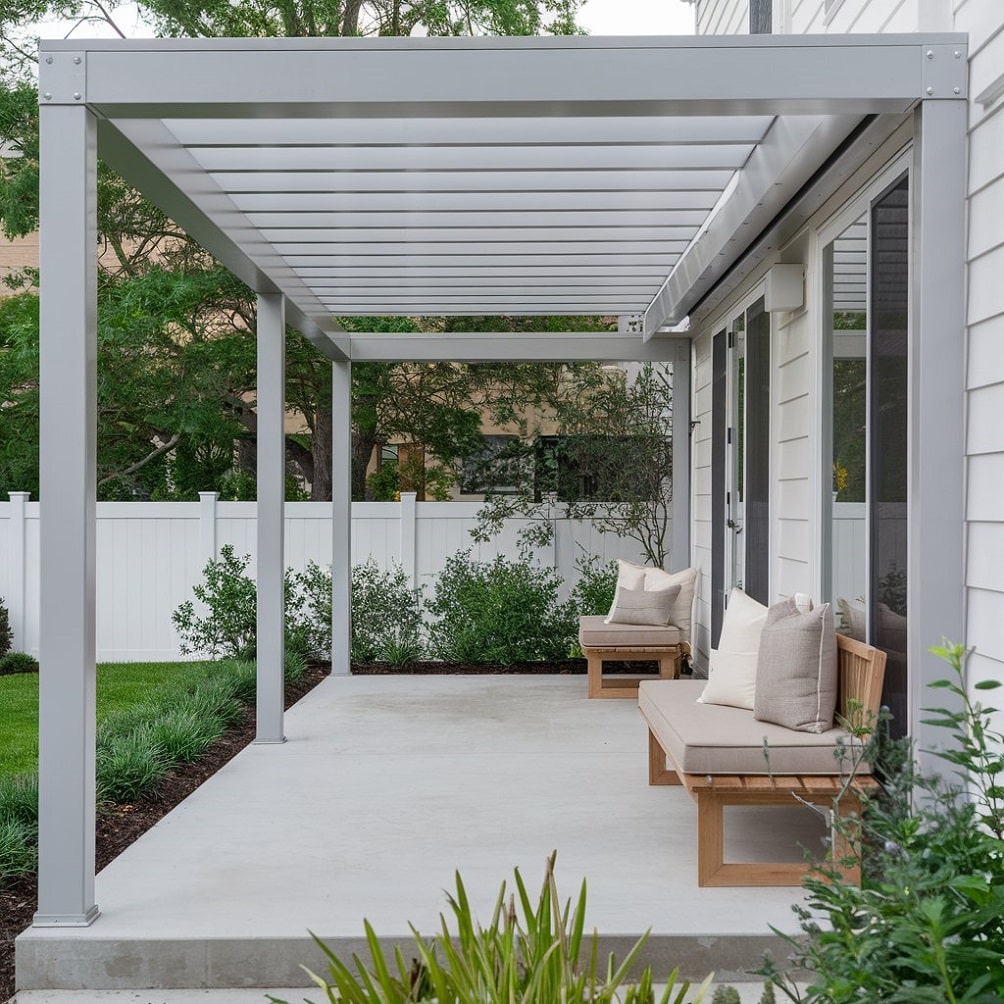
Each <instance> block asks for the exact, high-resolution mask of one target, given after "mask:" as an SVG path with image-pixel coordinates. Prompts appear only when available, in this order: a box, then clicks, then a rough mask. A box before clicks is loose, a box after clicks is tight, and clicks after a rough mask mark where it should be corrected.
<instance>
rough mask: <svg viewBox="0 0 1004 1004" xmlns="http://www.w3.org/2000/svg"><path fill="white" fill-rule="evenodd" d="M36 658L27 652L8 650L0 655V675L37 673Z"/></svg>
mask: <svg viewBox="0 0 1004 1004" xmlns="http://www.w3.org/2000/svg"><path fill="white" fill-rule="evenodd" d="M37 672H38V660H37V659H36V658H35V657H34V656H33V655H31V654H30V653H28V652H8V653H7V654H6V655H4V656H0V676H8V675H10V674H11V673H37Z"/></svg>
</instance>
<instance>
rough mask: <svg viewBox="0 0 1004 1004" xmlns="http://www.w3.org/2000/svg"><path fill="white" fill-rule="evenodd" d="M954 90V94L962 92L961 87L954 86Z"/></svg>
mask: <svg viewBox="0 0 1004 1004" xmlns="http://www.w3.org/2000/svg"><path fill="white" fill-rule="evenodd" d="M954 90H955V93H956V94H961V93H962V88H961V87H956V88H955V89H954Z"/></svg>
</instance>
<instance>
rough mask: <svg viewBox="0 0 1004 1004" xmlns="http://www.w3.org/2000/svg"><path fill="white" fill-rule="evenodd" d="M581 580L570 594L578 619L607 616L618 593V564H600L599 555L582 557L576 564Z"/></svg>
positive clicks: (614, 562) (613, 562)
mask: <svg viewBox="0 0 1004 1004" xmlns="http://www.w3.org/2000/svg"><path fill="white" fill-rule="evenodd" d="M575 567H576V569H577V570H578V572H579V578H578V580H577V581H576V583H575V585H574V586H573V587H572V591H571V593H570V594H569V597H568V599H569V602H570V603H571V604H572V607H573V609H574V611H575V614H576V616H577V617H587V616H590V615H595V614H606V613H607V611H608V610H609V609H610V607H611V606H612V605H613V602H614V593H615V592H616V591H617V562H616V561H610V562H607V564H605V565H601V564H600V559H599V556H598V555H595V554H593V555H590V556H589V557H588V558H586V557H580V558H579V559H578V560H577V561H576V562H575Z"/></svg>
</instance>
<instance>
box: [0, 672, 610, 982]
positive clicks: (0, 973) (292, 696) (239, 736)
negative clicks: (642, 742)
mask: <svg viewBox="0 0 1004 1004" xmlns="http://www.w3.org/2000/svg"><path fill="white" fill-rule="evenodd" d="M622 668H623V671H625V672H629V671H630V667H629V665H628V664H623V667H622ZM585 671H586V663H585V660H584V659H569V660H566V661H562V662H549V663H542V662H530V663H516V664H514V665H512V666H483V665H478V666H458V665H455V664H445V663H439V662H413V663H407V664H406V665H404V666H392V665H390V664H388V663H370V664H366V665H355V666H353V667H352V673H353V675H359V676H372V675H384V674H392V673H393V674H404V675H419V674H430V675H475V674H509V673H512V674H516V673H520V674H538V675H543V674H554V673H562V674H572V673H574V674H584V673H585ZM328 672H329V668H328V667H327V666H311V668H310V669H309V670H308V672H307V675H306V676H305V678H304V679H303V681H302V682H301V683H298V684H296V685H292V684H287V685H286V707H287V708H289V707H291V706H292V705H293V704H295V703H296V702H297V701H298V700H299V699H300V698H301V697H303V695H304V694H306V693H308V692H309V691H311V690H313V689H314V687H316V686H317V684H318V683H320V682H321V680H323V679H324V677H325V676H326V675H327V674H328ZM254 736H255V721H254V708H253V707H251V706H249V707H248V708H247V714H246V717H245V720H244V722H243V723H242V724H241V725H238V726H235V727H234V728H232V729H230V730H229V731H228V732H227V733H226V735H224V736H222V737H221V738H220V739H218V740H217V741H216V742H215V743H214V744H213V745H212V746H211V747H210V748H209V750H207V752H206V753H205V755H204V756H203V757H202V758H201V759H200V760H199V761H198V762H197V763H193V764H187V765H185V766H183V767H178V768H177V769H175V770H173V771H171V772H170V773H169V774H168V775H167V776H166V777H165V778H164V780H163V781H162V782H161V784H160V786H159V788H158V789H157V792H156V795H154V796H152V797H150V798H147V799H142V800H141V801H138V802H136V803H135V804H134V805H114V806H102V807H100V808H99V810H98V815H97V841H96V859H97V870H98V871H100V870H101V869H102V868H104V867H105V865H107V864H108V863H109V862H110V861H113V860H114V859H115V858H116V857H118V855H119V854H121V853H122V851H124V850H125V849H126V848H127V847H128V846H129V845H130V844H131V843H132V842H133V841H134V840H136V839H137V838H138V837H140V836H142V835H143V834H144V833H145V832H146V831H147V830H148V829H150V827H151V826H153V824H154V823H156V822H157V821H158V820H159V819H161V818H163V817H164V816H166V815H167V813H169V812H170V811H171V810H172V809H173V808H174V807H175V806H176V805H177V804H178V803H179V802H181V801H182V800H184V799H185V798H187V797H188V796H189V795H190V794H191V793H192V792H193V791H195V789H196V788H198V787H199V785H200V784H202V782H203V781H205V780H207V779H208V778H210V777H212V775H213V774H215V773H216V771H218V770H219V769H220V768H221V767H222V766H224V764H226V763H227V762H228V761H229V760H231V759H233V757H235V756H236V755H237V754H238V753H239V752H240V751H241V750H242V749H244V747H245V746H247V745H248V743H250V742H251V740H252V739H254ZM37 895H38V886H37V882H36V879H35V878H34V876H32V877H30V878H25V879H22V880H21V881H19V882H17V883H16V884H13V885H8V886H6V887H5V888H4V889H2V890H0V1001H6V1000H8V998H10V997H11V996H12V995H13V993H14V938H15V937H16V936H17V935H18V934H20V933H21V931H23V930H24V929H25V928H26V927H28V925H29V924H31V920H32V916H33V915H34V913H35V904H36V899H37Z"/></svg>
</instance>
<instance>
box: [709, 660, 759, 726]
mask: <svg viewBox="0 0 1004 1004" xmlns="http://www.w3.org/2000/svg"><path fill="white" fill-rule="evenodd" d="M756 666H757V653H756V652H723V651H722V650H721V649H718V648H713V649H712V650H711V658H710V659H709V671H708V683H707V685H706V686H705V688H704V690H703V692H702V693H701V696H700V697H698V698H697V700H698V701H700V703H701V704H726V705H728V706H729V707H730V708H745V709H746V710H747V711H752V710H753V701H754V699H755V697H756Z"/></svg>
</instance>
